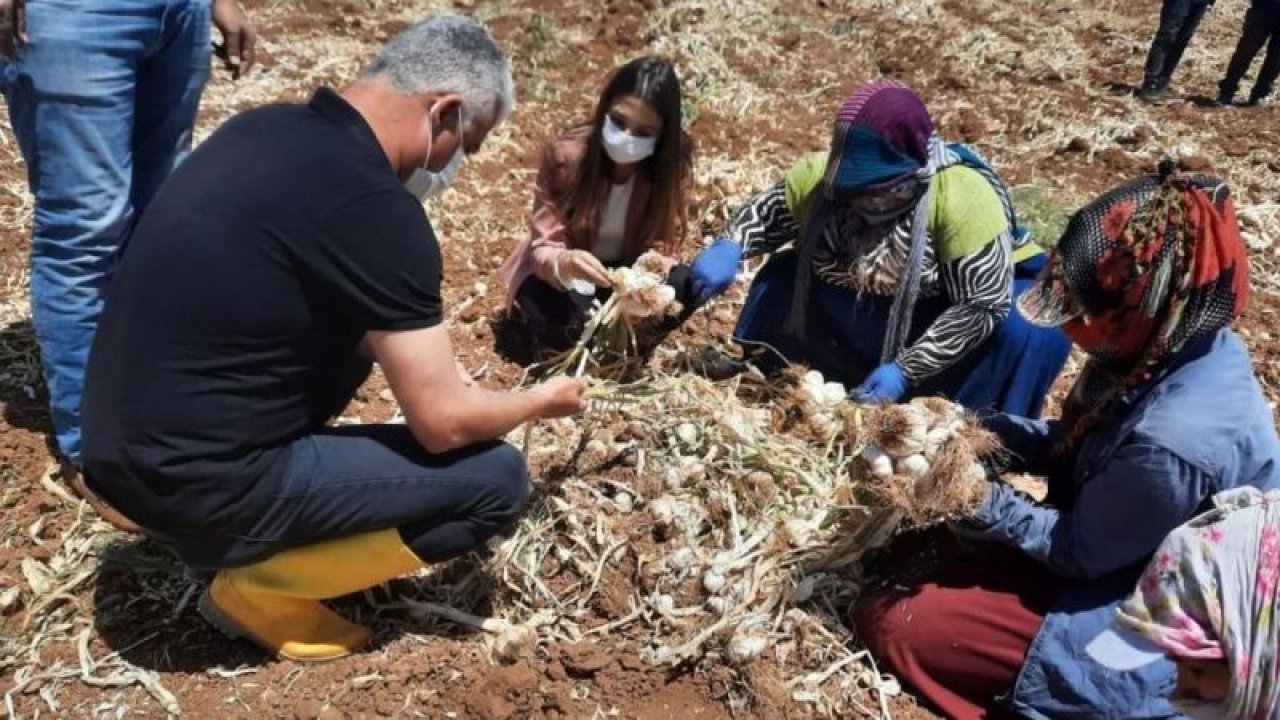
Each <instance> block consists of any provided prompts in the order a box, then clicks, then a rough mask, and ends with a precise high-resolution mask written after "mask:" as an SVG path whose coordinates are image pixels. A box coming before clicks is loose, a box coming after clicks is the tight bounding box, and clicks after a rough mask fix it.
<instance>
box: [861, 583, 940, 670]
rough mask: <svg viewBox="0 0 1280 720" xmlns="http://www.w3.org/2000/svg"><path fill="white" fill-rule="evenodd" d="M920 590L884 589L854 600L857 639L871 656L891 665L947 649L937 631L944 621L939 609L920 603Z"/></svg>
mask: <svg viewBox="0 0 1280 720" xmlns="http://www.w3.org/2000/svg"><path fill="white" fill-rule="evenodd" d="M922 593H927V589H924V588H912V589H910V590H904V589H901V588H888V589H885V590H881V591H879V592H876V593H873V594H871V595H868V596H866V597H864V598H862V599H860V600H859V601H858V603H857V604H856V605H855V606H854V609H853V622H854V627H855V628H856V630H857V632H858V639H859V640H860V641H861V642H862V644H863V645H865V646H866V648H867V649H868V650H870V651H871V654H872V655H874V656H875V657H876V658H877V659H878V660H880V661H881V662H887V663H889V664H890V665H891V666H892V665H893V664H894V663H895V662H897V661H900V660H901V659H903V658H907V657H917V658H918V657H922V656H923V657H927V656H928V655H929V654H931V653H932V652H934V651H935V650H941V649H943V648H949V647H950V646H951V645H950V642H951V641H950V640H949V639H948V638H946V637H943V635H945V633H940V632H939V628H942V627H946V626H947V625H946V622H945V619H944V618H943V617H940V615H945V611H943V612H941V613H940V612H939V610H942V608H940V607H938V606H937V605H935V604H933V603H929V602H927V601H925V602H921V600H922V599H923V598H922V597H921V594H922Z"/></svg>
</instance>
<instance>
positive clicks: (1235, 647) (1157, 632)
mask: <svg viewBox="0 0 1280 720" xmlns="http://www.w3.org/2000/svg"><path fill="white" fill-rule="evenodd" d="M1214 505H1215V506H1216V507H1215V509H1214V510H1210V511H1209V512H1207V513H1204V514H1203V515H1200V516H1198V517H1196V518H1193V519H1192V520H1191V521H1189V522H1188V523H1187V524H1185V525H1183V526H1182V527H1180V528H1178V529H1176V530H1174V531H1173V532H1172V533H1170V534H1169V537H1167V538H1166V539H1165V541H1164V543H1163V544H1161V545H1160V548H1159V549H1158V550H1157V551H1156V554H1155V557H1153V558H1152V560H1151V563H1150V564H1149V565H1148V566H1147V569H1146V572H1144V573H1143V575H1142V579H1141V580H1140V581H1139V582H1138V589H1137V591H1136V592H1135V593H1134V594H1133V595H1132V596H1131V597H1130V598H1129V599H1128V600H1127V601H1126V602H1125V603H1124V604H1123V605H1122V606H1121V607H1120V610H1119V614H1118V615H1117V616H1116V624H1117V625H1118V626H1120V627H1121V628H1124V629H1127V630H1130V631H1133V632H1137V633H1139V634H1140V635H1142V636H1143V637H1144V638H1146V639H1147V640H1150V641H1151V642H1153V643H1155V644H1156V645H1157V646H1159V647H1160V648H1161V649H1163V650H1164V651H1165V652H1166V653H1168V654H1169V655H1170V656H1172V657H1173V658H1174V659H1204V660H1219V659H1221V660H1226V661H1227V665H1228V667H1229V668H1230V670H1231V685H1230V688H1229V690H1228V694H1227V699H1226V701H1225V703H1224V705H1225V707H1222V708H1220V709H1221V710H1222V711H1224V712H1223V715H1224V716H1225V717H1232V718H1243V719H1244V720H1271V719H1272V718H1275V717H1276V716H1277V715H1278V714H1280V660H1278V659H1277V653H1280V624H1277V622H1276V611H1277V609H1280V603H1278V598H1280V595H1278V594H1277V592H1276V590H1277V584H1280V491H1272V492H1269V493H1266V494H1263V493H1261V492H1259V491H1258V490H1257V489H1255V488H1239V489H1236V490H1229V491H1227V492H1224V493H1221V494H1219V495H1217V496H1216V497H1215V498H1214Z"/></svg>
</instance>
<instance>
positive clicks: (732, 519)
mask: <svg viewBox="0 0 1280 720" xmlns="http://www.w3.org/2000/svg"><path fill="white" fill-rule="evenodd" d="M795 380H797V381H798V382H795V383H794V384H793V386H791V387H789V388H779V387H776V382H775V381H761V380H759V379H757V380H755V381H751V380H750V379H743V380H740V381H738V382H737V383H720V384H715V383H711V382H709V381H707V380H705V379H702V378H698V377H693V376H688V375H678V376H669V377H657V378H650V379H647V380H645V381H643V383H644V384H645V386H646V387H647V388H648V389H649V390H651V391H652V392H647V393H633V394H632V396H631V397H633V398H634V400H633V401H631V402H626V403H617V404H606V405H604V406H602V407H596V408H593V410H592V412H589V413H588V414H587V415H586V416H584V418H585V421H584V420H582V419H580V420H576V421H568V420H565V421H552V422H547V423H540V424H538V425H537V426H536V427H535V428H534V429H533V430H532V432H531V435H530V436H529V437H528V438H527V447H528V449H529V453H530V462H531V465H532V467H533V475H534V477H535V478H539V480H538V481H537V484H536V486H535V487H536V490H535V496H534V499H533V500H532V502H531V506H530V509H529V511H528V512H527V514H526V515H525V516H524V518H523V519H522V521H521V523H520V525H519V526H518V528H517V530H516V532H515V534H514V535H513V536H512V537H510V538H508V539H506V540H503V541H501V542H498V543H495V544H494V553H493V555H492V557H490V558H488V559H487V561H486V564H485V566H484V571H485V572H484V574H486V575H488V576H490V577H491V578H493V581H494V582H495V583H496V588H495V589H493V590H492V591H491V592H489V593H487V600H488V601H489V603H491V605H492V606H493V608H494V610H495V612H496V614H497V615H498V616H500V617H502V618H504V619H505V620H504V622H505V623H506V624H505V625H504V626H503V627H506V628H508V629H509V628H513V627H518V628H533V629H535V630H536V633H527V634H526V635H525V636H524V638H523V639H524V640H525V642H524V643H518V644H511V643H507V644H505V645H504V644H496V645H495V655H497V656H500V657H502V658H508V659H509V658H511V657H515V656H518V655H519V654H521V653H527V652H532V651H534V646H533V645H530V644H529V643H530V642H533V643H535V644H536V643H540V642H545V641H550V640H560V641H569V642H577V641H582V640H589V639H595V640H601V639H603V640H605V641H606V642H619V643H624V644H626V645H628V646H630V647H631V648H633V649H635V650H637V651H639V652H641V653H642V654H644V655H646V656H647V657H649V658H650V659H651V661H653V662H654V663H658V664H669V665H675V664H684V663H689V664H695V665H698V664H701V663H704V662H705V663H709V665H708V667H724V666H729V667H733V668H737V671H736V672H737V673H738V678H739V683H738V684H739V685H740V686H741V687H742V688H743V690H742V691H741V693H740V698H739V700H740V701H741V702H742V703H743V705H742V708H743V709H744V710H745V709H749V707H750V701H751V700H750V698H751V693H752V692H754V691H753V690H751V688H752V687H753V683H755V682H756V681H758V680H759V679H760V678H762V677H771V678H772V682H773V686H774V687H783V688H785V692H787V693H789V694H790V696H791V697H792V698H793V700H794V701H795V702H797V703H800V704H801V705H802V706H804V707H808V708H810V709H811V710H812V713H813V715H814V716H816V717H837V716H840V717H847V716H849V715H850V714H853V713H854V712H858V711H866V710H867V709H868V708H870V707H873V706H874V705H875V704H876V700H875V699H874V698H875V697H876V696H875V694H873V693H871V692H870V691H872V690H874V691H875V692H876V693H879V694H889V693H893V692H895V691H896V685H895V684H894V683H893V681H892V679H891V678H886V677H884V676H882V675H881V674H880V673H878V672H876V670H875V669H874V666H873V665H872V664H871V663H870V660H869V658H868V657H867V656H865V655H864V654H861V653H858V652H856V651H855V648H856V643H855V642H854V639H853V637H852V635H851V633H850V631H849V629H848V626H847V622H848V612H849V610H850V608H851V606H852V604H853V602H854V600H855V599H856V598H857V596H858V594H859V592H860V590H861V586H862V582H863V578H862V577H861V575H860V570H859V568H860V560H861V558H862V557H863V556H864V554H865V553H866V552H868V551H870V550H874V549H876V548H878V547H881V546H883V545H885V544H886V543H887V542H888V541H889V539H891V537H892V536H893V534H894V532H895V531H896V529H897V528H898V527H899V525H900V524H901V522H902V520H903V518H904V517H910V518H915V519H937V518H941V517H945V516H946V513H945V512H944V511H943V508H942V505H945V504H946V503H945V502H944V503H941V504H939V503H936V502H935V501H934V500H933V499H932V497H931V496H930V495H929V492H926V490H927V489H928V488H931V487H932V488H934V490H932V491H930V492H935V494H937V495H945V494H946V492H945V488H944V487H943V486H944V485H945V484H946V483H947V482H949V480H948V479H949V478H952V477H953V473H956V472H971V471H972V470H971V469H970V468H972V467H973V465H972V462H973V461H976V460H977V458H979V457H981V456H982V455H983V454H985V452H989V450H990V448H977V449H975V448H973V447H972V446H971V444H970V439H971V438H973V437H977V438H983V437H985V435H984V434H982V433H981V432H978V431H975V430H974V428H973V427H972V426H971V424H970V423H968V421H967V420H966V419H965V416H964V415H963V413H961V412H960V411H959V410H958V409H956V408H955V407H954V406H952V405H951V404H950V403H945V402H943V401H933V400H930V401H921V402H918V403H912V404H909V405H903V406H888V407H883V408H870V407H857V406H854V405H852V404H851V403H849V402H848V401H846V400H845V399H844V392H843V388H840V387H839V386H838V384H835V383H827V382H826V381H825V380H824V379H823V378H822V377H821V376H820V375H816V374H811V375H810V376H807V377H806V378H803V379H800V378H795ZM753 382H754V383H755V384H754V385H752V383H753ZM797 419H800V420H803V421H804V422H805V423H806V424H807V425H806V430H805V431H804V432H796V431H794V430H795V428H794V426H793V423H794V422H795V420H797ZM815 421H816V422H815ZM816 426H821V427H822V428H823V431H822V432H821V433H815V432H813V430H814V429H816ZM944 432H945V435H946V437H943V436H944ZM513 439H515V440H517V441H519V442H523V441H526V438H524V437H523V436H520V437H516V438H513ZM872 446H874V447H875V448H878V450H874V449H868V448H871V447H872ZM979 450H981V451H982V452H979ZM877 453H879V454H877ZM882 456H883V457H884V458H886V459H887V462H888V463H889V465H888V467H889V474H888V476H887V477H886V476H884V473H883V469H884V466H883V463H884V462H885V461H884V460H878V459H877V458H879V457H882ZM868 458H870V461H869V460H868ZM921 461H923V462H924V463H925V464H926V466H925V467H924V468H923V469H922V468H921V467H919V463H920V462H921ZM877 463H879V465H878V466H877ZM426 587H427V586H424V589H425V588H426ZM477 587H478V585H477ZM433 599H434V598H433ZM444 599H446V600H448V601H449V602H453V603H456V604H458V605H460V606H464V607H466V606H469V605H468V602H469V601H468V599H467V598H466V597H463V596H460V595H455V596H453V597H449V598H444ZM499 639H500V638H499Z"/></svg>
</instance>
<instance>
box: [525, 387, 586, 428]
mask: <svg viewBox="0 0 1280 720" xmlns="http://www.w3.org/2000/svg"><path fill="white" fill-rule="evenodd" d="M529 392H531V393H534V394H536V395H537V396H538V399H539V400H540V402H541V410H540V411H539V412H538V417H540V418H542V419H544V420H549V419H551V418H561V417H568V416H570V415H577V414H578V413H580V412H582V411H583V410H584V409H586V407H587V381H586V380H583V379H582V378H567V377H558V378H552V379H550V380H548V381H546V382H544V383H542V384H540V385H537V386H535V387H534V388H533V389H532V390H530V391H529Z"/></svg>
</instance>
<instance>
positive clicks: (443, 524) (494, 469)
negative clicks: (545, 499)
mask: <svg viewBox="0 0 1280 720" xmlns="http://www.w3.org/2000/svg"><path fill="white" fill-rule="evenodd" d="M528 495H529V476H528V472H527V470H526V469H525V463H524V456H523V455H521V454H520V451H519V450H517V449H516V448H514V447H512V446H511V445H507V444H506V443H501V442H492V443H482V444H479V445H473V446H470V447H466V448H462V449H460V450H455V451H453V452H449V453H443V454H438V455H433V454H431V453H428V452H427V451H426V450H424V449H423V448H422V446H421V445H420V444H418V441H417V440H416V439H414V437H413V434H412V433H411V432H410V431H409V428H408V427H407V426H405V425H352V426H346V427H338V428H326V429H324V430H321V431H319V432H316V433H315V434H313V435H308V436H307V437H304V438H302V439H300V440H297V441H295V442H294V443H293V445H291V446H290V447H289V450H288V457H287V460H286V467H285V472H284V479H283V481H282V482H281V483H280V490H279V492H277V493H275V494H274V495H273V496H272V497H270V498H268V499H266V500H264V501H263V502H262V503H261V507H257V508H251V509H246V511H245V512H244V513H243V514H242V517H241V518H238V519H237V520H236V521H235V522H234V523H233V527H225V528H192V529H191V532H190V534H187V535H184V537H164V536H160V535H158V534H155V533H150V532H149V534H151V535H153V536H155V539H156V540H158V541H160V542H161V543H162V544H164V545H167V546H169V547H170V548H171V549H173V550H174V552H176V553H177V555H178V556H179V557H180V558H182V560H183V561H184V562H185V563H186V564H187V565H188V566H190V567H192V568H195V569H197V570H212V569H217V568H223V567H235V566H238V565H247V564H249V563H252V562H256V561H258V560H263V559H265V558H267V557H270V556H271V555H274V554H276V553H278V552H281V551H283V550H288V549H290V548H295V547H300V546H303V545H310V544H312V543H316V542H321V541H323V540H330V539H333V538H338V537H342V536H345V535H354V534H358V533H364V532H372V531H374V530H385V529H387V528H396V529H398V530H399V532H400V537H401V539H402V540H403V541H404V543H405V544H406V545H408V546H409V547H410V548H411V549H412V550H413V551H414V553H415V554H416V555H417V556H418V557H419V558H421V559H422V560H423V561H424V562H440V561H443V560H447V559H449V558H452V557H456V556H458V555H462V554H463V553H466V552H469V551H471V550H474V549H476V548H478V547H480V546H481V545H483V544H484V542H485V541H486V540H488V539H489V538H490V537H492V536H493V535H495V534H496V533H497V532H498V531H500V530H502V529H503V527H505V526H506V525H508V524H509V523H511V522H512V521H513V520H515V519H516V518H517V517H519V515H520V512H521V511H522V510H523V509H524V505H525V501H526V500H527V499H528Z"/></svg>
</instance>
